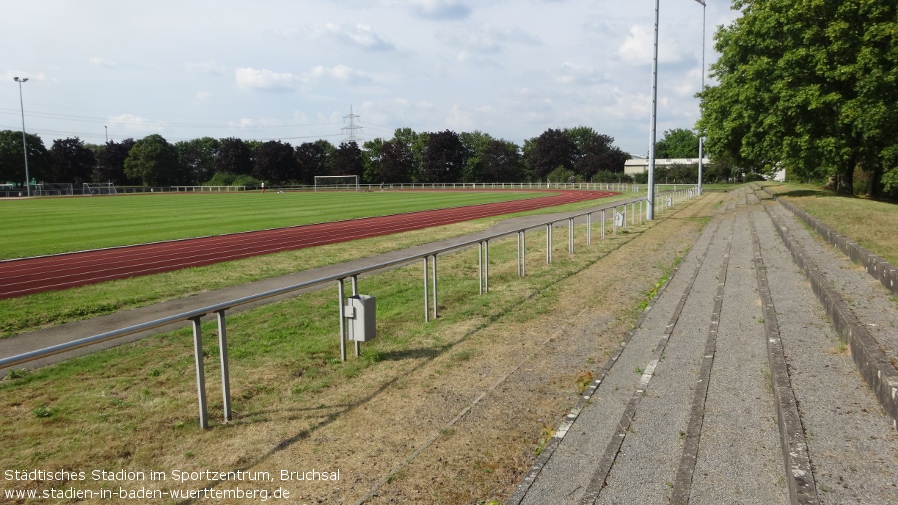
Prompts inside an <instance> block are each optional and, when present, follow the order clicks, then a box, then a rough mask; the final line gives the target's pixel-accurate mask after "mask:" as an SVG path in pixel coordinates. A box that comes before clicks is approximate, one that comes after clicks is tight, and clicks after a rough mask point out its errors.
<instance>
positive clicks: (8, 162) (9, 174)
mask: <svg viewBox="0 0 898 505" xmlns="http://www.w3.org/2000/svg"><path fill="white" fill-rule="evenodd" d="M25 141H26V143H27V145H28V175H29V176H31V178H32V179H35V180H38V181H40V180H43V179H44V176H45V174H47V172H48V170H49V168H50V153H49V152H48V151H47V148H46V147H44V142H43V141H42V140H41V138H40V137H38V136H37V135H34V134H31V133H27V134H25ZM5 182H16V183H18V184H23V183H24V182H25V155H24V153H23V152H22V131H21V130H20V131H15V130H2V131H0V183H5Z"/></svg>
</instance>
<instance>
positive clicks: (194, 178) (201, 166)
mask: <svg viewBox="0 0 898 505" xmlns="http://www.w3.org/2000/svg"><path fill="white" fill-rule="evenodd" d="M218 147H219V141H218V139H214V138H212V137H202V138H198V139H193V140H185V141H181V142H176V143H175V149H177V151H178V160H179V162H180V164H181V172H182V173H183V174H185V177H186V178H187V180H188V181H189V182H190V183H192V184H196V185H200V184H202V183H204V182H206V181H208V180H209V179H211V178H212V176H213V175H215V169H216V164H217V159H216V155H217V153H218Z"/></svg>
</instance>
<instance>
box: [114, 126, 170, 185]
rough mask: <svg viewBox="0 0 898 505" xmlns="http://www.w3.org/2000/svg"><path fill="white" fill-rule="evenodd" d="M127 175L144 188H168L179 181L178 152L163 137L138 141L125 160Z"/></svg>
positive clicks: (158, 136) (152, 137) (157, 135)
mask: <svg viewBox="0 0 898 505" xmlns="http://www.w3.org/2000/svg"><path fill="white" fill-rule="evenodd" d="M125 175H127V176H128V177H130V178H132V179H137V180H140V181H141V183H142V184H143V185H144V186H167V185H170V184H177V183H178V182H179V181H178V151H177V149H175V146H173V145H171V144H169V143H168V141H167V140H165V138H163V137H162V135H159V134H153V135H149V136H147V137H144V138H142V139H140V140H138V141H137V142H136V143H135V144H134V147H132V148H131V151H130V152H129V153H128V159H126V160H125Z"/></svg>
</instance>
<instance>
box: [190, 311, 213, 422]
mask: <svg viewBox="0 0 898 505" xmlns="http://www.w3.org/2000/svg"><path fill="white" fill-rule="evenodd" d="M190 321H191V322H192V323H193V353H194V361H195V362H196V396H197V399H198V400H199V410H200V428H202V429H206V428H208V427H209V420H208V418H207V415H206V371H205V369H204V368H203V330H202V322H201V320H200V317H195V318H193V319H191V320H190Z"/></svg>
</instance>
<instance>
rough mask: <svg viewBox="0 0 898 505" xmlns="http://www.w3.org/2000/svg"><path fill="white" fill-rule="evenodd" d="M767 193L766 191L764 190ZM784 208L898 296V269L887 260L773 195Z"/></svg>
mask: <svg viewBox="0 0 898 505" xmlns="http://www.w3.org/2000/svg"><path fill="white" fill-rule="evenodd" d="M764 191H765V192H766V189H765V190H764ZM771 196H772V197H773V198H774V199H776V201H777V202H779V203H780V204H781V205H782V206H783V207H785V208H786V209H788V210H789V212H791V213H792V214H794V215H796V216H798V217H799V218H800V219H801V220H802V221H804V222H805V223H806V224H807V225H808V226H810V227H811V228H812V229H813V230H814V231H816V232H817V233H818V234H820V235H821V236H822V237H824V238H826V240H827V242H829V243H830V244H832V245H833V246H834V247H836V248H838V249H839V250H840V251H842V253H844V254H845V255H846V256H848V257H849V258H851V261H853V262H854V263H857V264H859V265H863V266H864V269H865V270H866V271H867V274H868V275H870V276H871V277H873V278H874V279H876V280H878V281H879V282H880V283H881V284H882V285H883V286H884V287H885V288H886V289H888V290H889V292H891V293H892V294H893V295H898V268H895V267H894V266H893V265H892V264H891V263H889V262H888V261H886V260H885V259H883V258H881V257H879V256H877V255H875V254H873V253H872V252H870V251H869V250H867V249H865V248H864V247H862V246H861V245H860V244H858V243H857V242H854V241H852V240H850V239H848V238H847V237H845V236H844V235H840V234H839V233H837V232H836V231H834V230H833V229H832V228H830V227H829V226H826V225H825V224H823V223H822V222H821V221H820V220H819V219H817V218H815V217H813V216H811V215H809V214H808V213H807V212H805V211H803V210H801V209H799V208H798V207H796V206H795V205H794V204H792V203H791V202H787V201H784V200H780V199H778V198H776V195H771Z"/></svg>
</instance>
